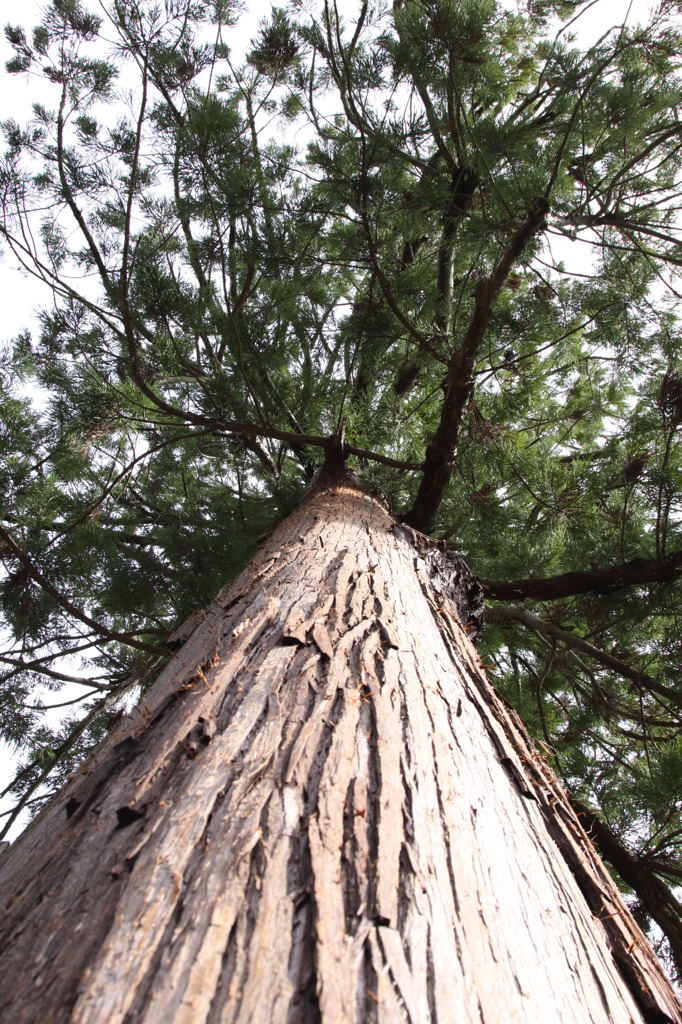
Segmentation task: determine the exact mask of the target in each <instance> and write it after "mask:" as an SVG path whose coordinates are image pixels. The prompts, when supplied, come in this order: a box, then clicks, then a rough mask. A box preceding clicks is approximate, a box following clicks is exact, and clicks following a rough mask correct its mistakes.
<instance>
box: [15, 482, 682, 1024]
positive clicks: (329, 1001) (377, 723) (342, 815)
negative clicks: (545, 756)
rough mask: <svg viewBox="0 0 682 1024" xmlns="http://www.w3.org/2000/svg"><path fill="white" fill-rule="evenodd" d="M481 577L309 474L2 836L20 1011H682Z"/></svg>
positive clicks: (567, 1018)
mask: <svg viewBox="0 0 682 1024" xmlns="http://www.w3.org/2000/svg"><path fill="white" fill-rule="evenodd" d="M420 540H421V543H420ZM467 590H468V592H469V593H468V598H469V601H470V603H471V607H472V609H473V612H475V605H476V595H475V588H474V587H472V586H471V582H470V578H469V582H467V573H466V570H465V568H464V567H463V566H462V565H461V563H460V564H457V562H455V561H453V560H452V559H450V558H449V556H447V555H445V554H444V553H442V552H441V551H440V550H439V549H438V548H437V547H436V546H435V545H433V543H432V542H429V541H428V540H427V539H426V538H420V536H419V535H416V534H414V533H413V532H412V531H411V530H409V529H407V528H405V527H401V526H398V525H397V524H396V523H395V522H394V520H393V519H392V518H391V517H390V516H389V514H388V513H387V512H386V511H385V510H384V508H383V507H382V506H381V504H380V503H379V502H378V501H377V500H375V499H374V498H373V497H371V496H370V495H368V494H365V493H362V492H361V491H359V490H358V489H356V488H355V487H354V486H353V484H352V483H351V482H349V480H347V479H345V480H341V481H339V482H337V483H335V484H331V483H330V484H328V486H327V487H326V488H318V489H317V490H316V491H314V492H312V493H311V495H310V496H309V497H308V498H307V499H306V501H305V502H304V503H303V504H302V506H301V507H300V508H299V509H298V510H297V511H296V512H295V513H294V514H293V515H292V516H290V517H289V519H287V521H286V522H285V523H284V524H283V525H282V526H281V527H280V528H279V529H278V530H277V531H276V533H275V534H274V535H273V537H272V538H271V539H270V541H269V542H268V543H267V545H266V546H265V547H264V548H263V549H262V550H261V551H260V553H259V554H258V556H257V557H256V558H255V559H254V561H253V562H252V563H251V565H249V567H248V568H247V569H246V571H245V572H244V573H243V574H242V576H241V577H240V578H239V579H238V580H237V581H236V582H235V583H234V584H233V585H232V586H231V587H230V588H228V589H226V590H225V591H224V592H221V593H220V594H219V595H218V596H217V597H216V599H215V601H214V602H213V603H212V604H211V606H210V607H209V608H208V609H207V611H206V613H205V615H204V616H203V618H202V620H201V624H200V625H199V626H198V628H196V630H195V631H194V633H193V634H192V635H191V636H190V638H189V639H188V640H187V642H186V643H185V644H184V646H183V647H182V649H181V650H180V651H179V652H178V654H177V655H176V656H175V657H174V658H173V659H172V660H171V662H170V664H169V665H168V666H167V668H166V669H165V670H164V672H163V674H162V675H161V677H160V678H159V680H158V681H157V683H156V684H155V686H154V688H153V689H152V691H151V692H150V694H149V695H148V696H147V698H146V699H145V701H143V702H142V703H141V704H140V706H139V707H137V708H136V709H135V710H134V711H133V713H132V714H131V715H130V716H129V717H128V718H127V719H126V720H125V721H124V722H123V723H122V724H121V725H120V727H118V728H117V730H116V732H115V733H112V734H110V735H109V737H108V738H107V739H106V740H105V741H104V742H103V744H102V745H101V746H100V747H99V748H98V750H97V751H96V752H95V754H94V755H93V756H92V757H91V758H90V759H89V760H88V761H87V762H86V764H85V765H84V766H83V767H82V768H81V769H80V770H79V771H78V772H77V773H76V775H75V776H74V777H73V779H72V780H71V781H70V783H69V784H68V785H67V786H66V787H65V789H64V790H63V792H62V793H61V794H60V795H59V796H58V797H57V798H56V799H55V800H54V801H53V802H52V803H51V804H50V806H49V807H48V808H46V809H45V810H44V811H43V812H42V813H41V814H40V815H39V817H38V818H37V819H36V821H35V822H34V823H33V824H32V825H31V826H30V827H29V828H28V829H27V831H26V833H25V834H24V835H23V836H22V837H21V838H20V839H19V840H18V841H17V842H16V843H15V844H14V845H13V846H12V847H11V849H10V851H9V852H8V853H7V854H6V856H5V858H4V860H3V864H2V875H1V879H0V881H1V882H2V887H3V888H2V891H3V903H4V905H5V913H4V917H3V921H2V925H1V927H0V976H1V977H2V978H3V986H2V992H1V995H0V1006H1V1007H2V1009H3V1012H4V1016H3V1017H2V1019H3V1020H7V1021H12V1022H13V1024H18V1022H26V1024H28V1022H31V1024H33V1022H35V1021H40V1022H41V1024H51V1022H53V1021H59V1022H62V1021H74V1022H78V1024H103V1022H107V1024H113V1022H121V1024H123V1022H125V1024H133V1022H135V1024H138V1022H143V1021H144V1022H145V1024H152V1022H154V1024H156V1022H158V1024H161V1022H163V1024H168V1022H174V1024H202V1022H216V1024H217V1022H221V1024H228V1022H243V1024H246V1022H250V1024H256V1022H263V1024H270V1022H282V1024H299V1022H300V1024H303V1022H323V1024H337V1022H338V1024H350V1022H358V1024H364V1022H372V1021H378V1022H390V1024H398V1022H400V1024H403V1022H411V1024H424V1022H428V1021H432V1022H435V1021H439V1022H441V1024H442V1022H446V1024H448V1022H453V1024H454V1022H457V1024H459V1022H462V1024H465V1022H466V1024H468V1022H474V1021H475V1022H482V1021H486V1022H488V1024H497V1022H502V1021H504V1022H507V1021H528V1022H546V1024H554V1022H587V1021H594V1022H603V1024H614V1022H615V1024H620V1022H632V1021H636V1022H641V1021H647V1022H653V1021H675V1022H678V1024H679V1022H682V1014H681V1012H680V1007H679V1004H678V1002H677V1000H676V997H675V995H674V993H673V990H672V989H671V987H670V985H669V984H668V982H667V980H666V979H665V976H664V975H663V973H662V971H661V969H660V967H659V965H658V962H657V960H656V958H655V957H654V955H653V953H652V952H651V951H650V949H649V948H648V946H647V945H646V942H645V940H644V938H643V936H642V934H641V932H640V931H639V929H638V928H637V925H636V924H635V923H634V921H633V920H632V918H631V917H630V915H629V914H628V912H627V909H626V908H625V906H624V904H623V902H622V901H621V899H620V897H619V895H618V893H617V890H616V889H615V887H614V884H613V882H612V881H611V879H610V877H609V875H608V874H607V873H606V871H605V870H604V868H603V867H602V865H601V863H600V862H599V861H598V859H597V857H596V856H595V853H594V851H593V848H592V845H591V843H590V841H589V839H588V838H587V836H586V835H585V833H584V832H583V830H582V828H581V826H580V824H579V822H578V819H577V818H576V816H575V815H574V813H573V812H572V810H571V809H570V807H569V806H568V804H567V802H566V799H565V797H564V795H563V793H562V791H561V789H560V788H559V786H558V784H557V782H556V780H555V778H554V776H553V775H552V774H551V772H550V771H549V770H548V768H547V766H546V765H545V764H544V762H543V760H542V757H541V756H540V755H539V754H538V752H537V750H536V749H535V747H534V746H533V744H532V743H531V741H530V740H529V738H528V735H527V733H526V731H525V729H524V727H523V725H522V724H521V722H520V721H519V719H518V717H517V716H516V715H515V714H514V713H513V712H511V711H510V710H509V709H508V708H507V707H506V706H505V705H504V704H503V703H502V701H501V700H500V698H499V697H498V696H497V695H496V693H495V691H494V689H493V688H492V687H491V685H490V684H489V683H488V682H487V681H486V678H485V675H484V673H483V671H482V668H481V665H480V661H479V659H478V657H477V655H476V652H475V650H474V648H473V646H472V645H471V643H470V641H469V639H468V638H467V633H466V630H465V629H464V628H463V626H462V624H461V619H460V617H459V616H458V614H457V608H459V610H460V615H461V614H462V613H463V614H464V617H465V618H466V616H467V614H469V613H468V612H466V611H465V598H466V596H467V595H466V593H465V592H466V591H467ZM474 617H475V616H474Z"/></svg>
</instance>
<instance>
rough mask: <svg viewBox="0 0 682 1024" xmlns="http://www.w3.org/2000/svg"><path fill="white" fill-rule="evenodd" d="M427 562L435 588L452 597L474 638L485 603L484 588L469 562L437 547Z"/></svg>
mask: <svg viewBox="0 0 682 1024" xmlns="http://www.w3.org/2000/svg"><path fill="white" fill-rule="evenodd" d="M424 564H425V565H426V571H427V573H428V577H429V580H430V582H431V586H432V587H433V589H434V590H435V592H436V593H437V594H444V595H445V596H446V597H448V598H449V599H450V601H451V602H452V604H454V606H455V608H456V609H457V615H458V616H459V620H460V622H461V623H462V625H463V626H464V628H465V629H466V630H467V632H468V634H469V639H470V640H475V639H476V637H477V636H478V634H479V633H480V631H481V627H482V625H483V617H484V615H485V604H484V603H483V590H482V588H481V587H480V586H479V584H478V582H477V581H476V580H475V579H474V577H473V576H472V574H471V571H470V569H469V566H468V565H467V564H466V562H465V561H464V559H463V558H460V557H459V555H452V554H450V553H449V552H448V551H443V550H441V549H440V548H436V547H434V548H432V549H431V550H430V551H429V552H427V554H426V555H425V556H424Z"/></svg>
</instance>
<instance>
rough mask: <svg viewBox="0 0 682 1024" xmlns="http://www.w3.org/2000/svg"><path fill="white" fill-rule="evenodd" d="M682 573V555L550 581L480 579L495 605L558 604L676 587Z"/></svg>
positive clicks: (645, 559) (637, 560) (639, 560)
mask: <svg viewBox="0 0 682 1024" xmlns="http://www.w3.org/2000/svg"><path fill="white" fill-rule="evenodd" d="M680 572H682V551H678V552H676V553H675V554H673V555H669V556H668V557H667V558H662V559H658V558H651V559H647V558H634V559H633V560H632V561H631V562H625V563H624V564H623V565H616V566H612V567H611V568H610V569H594V570H593V571H591V572H565V573H561V575H559V576H549V577H547V578H546V579H525V580H491V579H486V578H485V577H483V576H477V577H476V578H477V580H478V582H479V583H480V585H481V586H482V587H483V593H484V594H485V596H486V597H487V598H489V599H491V600H493V601H522V600H524V599H530V600H536V601H557V600H560V599H561V598H564V597H572V596H573V595H575V594H589V593H593V594H610V593H612V592H613V591H614V590H622V589H623V588H625V587H638V586H639V587H641V586H645V585H646V584H647V583H672V582H673V580H676V579H677V578H678V576H679V575H680Z"/></svg>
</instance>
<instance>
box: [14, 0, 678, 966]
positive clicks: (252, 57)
mask: <svg viewBox="0 0 682 1024" xmlns="http://www.w3.org/2000/svg"><path fill="white" fill-rule="evenodd" d="M604 2H606V0H604ZM94 6H95V5H93V10H92V11H91V10H90V8H89V7H88V5H87V2H85V0H84V2H81V0H52V2H51V3H50V5H49V7H48V8H47V9H46V12H45V15H44V18H43V21H42V22H41V24H40V25H39V26H37V27H36V28H34V30H33V32H32V34H30V35H27V34H26V33H25V31H24V30H23V29H22V28H20V27H14V26H7V27H6V29H5V32H6V35H7V38H8V40H9V41H10V43H11V44H12V46H13V47H14V51H15V57H14V58H13V59H12V60H11V61H10V63H9V64H8V66H7V70H8V71H9V72H12V73H14V74H15V75H17V76H28V82H29V86H30V83H31V82H32V81H33V80H34V79H35V77H36V76H39V77H41V78H43V79H45V80H46V81H47V83H49V84H50V86H51V92H52V94H53V101H52V103H50V104H48V103H46V102H41V103H36V104H35V106H34V109H33V117H32V119H31V120H30V122H29V123H27V124H18V123H16V122H14V121H11V120H9V121H6V122H4V124H3V125H2V129H3V132H4V138H5V147H6V149H5V155H4V159H3V161H2V165H1V167H0V190H1V192H2V201H3V218H2V222H1V224H0V236H1V238H2V243H3V248H4V249H5V252H6V253H7V254H9V255H11V256H12V258H13V259H14V260H15V261H17V260H18V261H19V263H20V264H21V265H22V266H23V267H24V268H25V270H26V272H27V273H28V274H30V275H33V276H34V277H35V278H36V279H37V280H38V281H40V282H41V284H43V285H44V286H45V289H46V290H45V295H46V299H45V305H44V306H43V308H42V310H41V312H40V314H39V323H40V328H39V331H34V332H33V334H31V333H30V332H29V331H28V330H27V331H25V332H23V333H22V334H20V335H19V336H18V337H17V338H15V339H14V340H13V341H12V343H11V344H8V346H7V348H6V351H5V353H4V359H3V363H2V366H1V367H0V379H1V382H2V394H1V401H2V407H1V417H2V420H1V422H2V432H1V434H0V446H1V452H2V463H1V465H0V488H1V500H0V555H1V557H2V563H3V566H4V572H3V575H2V580H1V582H0V602H1V605H2V616H3V621H2V630H3V636H4V637H5V638H8V639H7V642H5V643H4V645H3V647H4V650H3V653H2V655H0V665H1V668H0V722H1V723H2V726H1V728H2V736H3V738H4V739H5V740H6V741H8V742H10V743H11V744H13V745H15V746H16V748H17V749H18V751H19V752H20V756H21V761H20V765H19V768H18V772H17V774H16V777H15V778H14V780H13V781H12V783H11V785H10V787H9V789H8V792H11V793H12V794H14V796H15V797H16V800H17V805H16V809H15V811H13V812H12V813H10V814H7V815H5V821H6V823H7V825H9V824H11V822H12V821H13V820H14V819H15V817H16V814H17V813H18V812H19V810H21V809H22V808H23V807H25V806H29V807H31V808H32V809H36V808H38V807H39V806H40V805H41V803H42V802H43V801H44V800H45V799H46V798H47V797H48V796H49V794H50V793H51V792H52V791H53V790H54V787H55V786H57V785H59V784H60V783H61V782H62V781H63V779H64V778H65V776H66V774H68V772H69V771H71V770H72V769H73V767H74V765H75V764H76V763H77V762H78V761H79V759H80V758H82V756H83V754H84V752H85V751H86V750H87V749H89V748H90V747H91V746H92V745H93V744H94V743H95V742H96V741H97V740H98V738H99V737H101V736H102V735H103V733H104V732H105V731H106V730H107V729H109V728H111V727H112V723H113V722H114V721H115V718H116V715H117V714H118V712H119V711H120V710H122V709H123V708H124V707H125V706H127V705H128V703H129V702H130V700H131V699H136V698H137V697H138V696H139V695H140V694H141V693H144V690H145V688H146V687H148V686H149V685H150V683H151V682H152V681H153V679H154V677H155V675H156V673H157V672H158V670H159V668H160V666H161V665H162V664H163V663H164V662H165V660H166V659H167V658H168V657H169V656H171V652H172V650H173V649H174V648H176V647H177V646H178V645H179V644H180V643H181V642H182V630H181V627H182V623H183V621H184V620H185V619H186V617H187V616H188V615H189V614H190V613H192V612H196V610H197V608H199V607H200V606H201V605H202V604H205V603H206V602H207V601H209V600H210V598H211V597H212V596H213V594H214V593H215V591H216V590H218V588H219V587H220V586H222V585H223V584H224V583H225V582H226V581H227V580H229V579H230V578H231V577H233V576H234V575H236V573H237V572H238V571H239V570H241V568H243V566H244V565H245V564H246V562H247V561H248V559H249V557H250V556H251V555H252V554H253V552H254V551H255V549H256V547H257V545H258V543H259V541H260V540H262V538H263V537H264V536H266V535H267V534H268V533H269V532H271V530H272V529H273V528H274V526H275V525H276V524H277V523H278V522H279V521H281V519H282V518H283V517H284V516H285V515H286V514H287V513H288V512H289V511H291V510H292V509H293V508H294V507H295V506H296V504H297V503H298V502H299V501H300V499H301V497H302V496H303V494H304V493H305V491H306V488H307V487H309V486H310V484H311V482H312V481H313V480H314V478H315V476H316V474H317V472H318V470H319V468H320V467H321V465H322V463H323V461H324V459H325V457H326V456H327V455H330V454H332V453H334V452H337V453H338V452H341V453H342V454H343V455H344V457H345V458H346V459H347V462H348V464H349V465H350V466H351V467H352V468H353V469H354V471H355V472H356V473H357V474H358V475H359V476H360V477H361V478H363V479H364V480H365V481H367V482H368V483H369V484H370V485H372V486H374V487H376V488H378V489H379V490H380V491H381V492H382V493H383V495H384V496H385V498H386V500H387V502H388V504H389V507H390V508H391V510H392V511H393V512H394V513H395V514H396V515H397V516H399V517H401V518H402V519H403V521H405V522H406V523H408V524H409V525H411V526H412V527H414V528H416V529H419V530H422V531H425V532H428V533H431V534H432V535H433V536H434V537H436V538H439V539H442V540H443V542H444V543H445V544H447V545H448V546H449V547H450V548H451V549H452V550H455V551H458V552H461V553H463V555H464V556H465V558H466V560H467V562H468V564H469V566H470V568H471V570H472V572H473V573H474V575H475V576H476V577H477V579H478V580H479V582H480V584H481V586H482V588H483V591H484V594H485V597H486V601H487V604H488V613H487V621H486V625H485V627H484V629H483V631H482V633H481V636H480V637H479V639H478V645H479V649H480V650H481V652H482V653H483V654H484V658H485V660H486V661H487V664H488V667H489V669H490V674H491V678H492V679H493V681H494V682H495V684H496V686H497V687H498V688H499V689H500V691H501V692H502V693H503V695H504V696H505V697H506V698H507V700H508V701H509V702H510V703H511V704H512V705H513V706H514V707H515V708H516V709H517V710H518V711H519V712H520V714H521V715H522V717H523V718H524V720H525V721H526V723H527V724H528V725H529V727H530V728H531V730H532V732H533V733H534V735H535V736H536V737H537V739H538V740H539V741H540V743H541V745H542V749H543V750H544V752H545V753H546V756H547V758H548V759H549V760H550V761H551V763H552V764H553V766H554V767H555V769H556V770H557V772H558V773H559V775H560V777H561V778H562V780H563V781H564V783H565V785H566V786H567V788H568V791H569V793H570V794H571V795H572V797H573V798H574V800H575V801H576V805H577V806H578V807H579V808H580V810H581V813H583V814H584V815H585V819H586V821H587V823H588V824H589V825H590V827H591V828H592V834H593V837H594V839H595V841H596V842H597V844H598V845H599V847H600V849H601V850H602V853H603V854H604V856H606V858H607V859H608V861H609V863H610V864H611V866H612V867H613V869H614V871H615V872H616V873H617V875H618V877H619V879H620V881H621V882H622V884H623V886H624V889H625V891H626V893H630V894H631V899H632V901H633V903H634V906H635V909H636V912H637V914H638V915H639V917H640V919H641V922H642V924H643V925H644V926H645V927H648V926H649V925H651V924H652V922H653V923H655V925H656V926H657V927H658V929H660V930H661V931H662V933H663V940H662V941H663V946H662V951H663V953H664V955H665V956H667V957H668V960H669V963H670V964H671V969H672V970H673V971H677V972H682V905H681V904H680V902H679V901H678V899H677V897H676V895H675V886H676V885H678V884H679V881H680V878H682V820H681V817H680V812H681V811H682V672H681V670H680V655H681V653H682V605H681V603H680V587H679V582H680V576H681V575H682V490H681V485H682V473H681V467H680V453H681V444H682V441H681V435H680V426H681V425H682V337H681V335H680V322H679V307H678V300H679V299H680V294H679V278H680V266H681V265H682V246H680V241H679V237H680V236H679V231H680V219H679V214H680V195H681V194H682V192H681V189H682V183H681V181H680V167H681V163H682V121H681V120H680V83H681V78H680V54H681V53H682V35H681V33H680V31H679V27H678V25H676V16H677V15H679V13H680V11H679V4H678V3H676V2H674V0H662V2H661V3H660V4H659V6H658V8H657V9H656V10H655V11H654V12H653V13H652V15H651V18H650V20H649V23H648V24H647V25H644V26H636V27H633V26H629V25H625V24H624V25H617V26H615V27H614V28H612V29H611V30H609V31H607V32H606V33H605V34H604V35H603V36H602V38H600V39H598V40H597V41H596V42H594V44H592V45H589V46H587V47H586V46H584V45H582V44H581V43H580V42H579V39H578V37H577V36H576V35H575V30H576V28H577V26H578V24H579V17H580V14H581V12H582V11H583V9H584V8H586V7H588V6H591V4H580V3H577V2H575V0H524V2H523V3H521V2H519V4H518V5H515V4H509V3H501V2H498V0H396V2H395V3H394V4H393V6H392V7H391V6H390V5H388V4H386V3H383V2H378V3H369V2H368V0H364V2H362V3H360V4H358V6H357V9H356V11H355V14H354V16H352V17H351V16H346V15H344V16H341V14H340V13H339V10H338V9H337V6H336V4H335V3H331V2H329V0H322V2H317V0H311V3H310V4H303V3H302V2H300V0H291V2H290V4H289V6H288V7H287V8H273V10H272V12H271V14H270V15H269V17H268V18H267V19H265V20H264V21H263V22H262V23H261V27H260V29H259V31H258V33H257V36H256V38H255V39H254V40H253V42H252V43H251V45H250V47H249V48H248V49H247V52H246V55H245V58H244V59H242V58H241V57H239V58H238V57H237V55H236V54H235V53H234V46H233V43H232V40H233V39H234V38H235V36H234V33H235V31H236V29H235V23H236V20H237V18H238V16H239V9H238V8H239V5H238V4H237V3H232V2H230V0H211V2H209V0H164V3H152V2H148V0H111V2H106V3H103V4H102V5H100V7H101V9H100V7H98V8H97V10H98V13H94ZM103 11H104V13H103ZM677 22H678V24H679V18H678V19H677ZM37 294H39V293H38V292H37ZM197 614H200V613H199V612H197ZM9 638H11V639H9ZM74 683H75V684H77V691H76V695H75V696H73V693H74V691H73V686H72V687H71V689H69V690H68V696H67V697H66V700H67V701H68V702H69V706H66V707H65V712H68V714H66V717H65V718H63V720H62V722H61V724H60V725H59V726H58V727H55V726H50V725H48V724H47V723H46V720H45V709H46V708H47V707H48V706H50V705H51V706H55V707H58V706H59V705H60V702H64V701H65V698H64V697H63V696H62V695H61V694H60V691H62V688H63V687H64V686H66V684H74ZM652 934H654V935H655V936H660V931H659V932H656V931H654V933H652Z"/></svg>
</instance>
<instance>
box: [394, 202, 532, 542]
mask: <svg viewBox="0 0 682 1024" xmlns="http://www.w3.org/2000/svg"><path fill="white" fill-rule="evenodd" d="M548 210H549V205H548V203H547V201H546V200H545V199H543V198H542V197H539V198H537V199H536V200H535V201H534V204H533V209H532V210H531V212H530V213H529V215H528V217H527V219H526V220H525V221H524V223H523V224H522V226H521V227H520V228H519V230H518V231H517V232H516V234H515V235H514V236H513V238H512V240H511V241H510V243H509V245H508V246H507V248H506V249H505V250H504V252H503V253H502V255H501V256H500V259H499V260H498V262H497V265H496V266H495V269H494V270H493V272H492V274H491V275H490V277H487V278H486V279H485V280H483V281H480V282H479V284H478V285H477V287H476V295H475V304H474V313H473V316H472V318H471V322H470V324H469V328H468V330H467V332H466V335H465V336H464V340H463V341H462V344H461V346H460V347H459V348H458V349H457V350H456V351H455V352H454V353H453V355H452V357H451V359H450V362H449V364H448V374H447V381H446V385H445V396H444V398H443V407H442V409H441V416H440V422H439V424H438V427H437V429H436V432H435V434H434V435H433V438H432V440H431V441H430V443H429V445H428V446H427V449H426V459H425V462H426V468H425V471H424V476H423V477H422V481H421V484H420V486H419V490H418V492H417V497H416V499H415V502H414V505H413V506H412V508H411V509H410V511H409V512H408V513H407V514H406V515H405V516H404V520H405V522H407V523H409V524H410V526H414V527H415V528H416V529H418V530H421V531H422V532H423V533H428V532H429V530H430V529H431V527H432V526H433V522H434V519H435V517H436V513H437V512H438V507H439V505H440V503H441V501H442V500H443V495H444V494H445V490H446V488H447V486H448V484H449V483H450V477H451V476H452V468H453V465H454V460H455V455H456V453H457V444H458V442H459V432H460V429H461V425H462V420H463V418H464V412H465V410H466V407H467V405H468V404H469V402H470V400H471V396H472V394H473V389H474V379H475V376H474V375H475V370H476V359H477V356H478V350H479V346H480V344H481V341H482V340H483V335H484V334H485V330H486V328H487V326H488V323H489V322H490V316H491V314H492V311H493V306H494V305H495V302H496V300H497V297H498V295H499V294H500V291H501V290H502V286H503V284H504V282H505V281H506V279H507V277H508V275H509V272H510V271H511V269H512V267H513V266H514V264H515V263H516V261H517V260H518V258H519V256H520V255H521V253H522V252H523V251H524V249H525V248H526V246H527V245H528V243H529V242H530V241H531V239H532V238H533V237H534V236H535V235H537V234H538V232H540V231H542V230H543V229H544V227H545V216H546V214H547V212H548Z"/></svg>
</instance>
